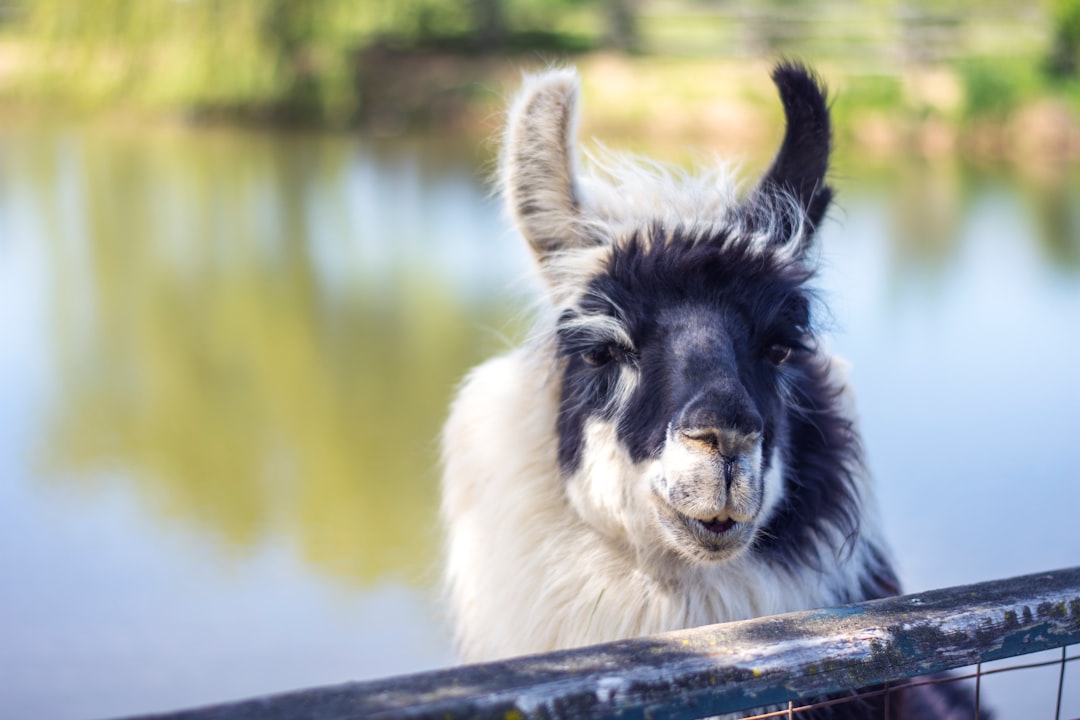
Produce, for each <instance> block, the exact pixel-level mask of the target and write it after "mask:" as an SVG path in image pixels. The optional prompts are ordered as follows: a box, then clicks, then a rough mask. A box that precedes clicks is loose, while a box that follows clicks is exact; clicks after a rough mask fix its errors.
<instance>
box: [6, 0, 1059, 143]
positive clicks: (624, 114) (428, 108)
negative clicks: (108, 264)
mask: <svg viewBox="0 0 1080 720" xmlns="http://www.w3.org/2000/svg"><path fill="white" fill-rule="evenodd" d="M1014 6H1015V7H1014ZM913 7H914V8H915V9H914V10H912V9H911V7H908V5H904V6H903V7H901V6H900V5H897V6H896V7H892V5H891V4H889V3H885V4H882V3H873V2H869V1H868V0H867V1H860V0H834V1H833V2H830V3H825V4H824V5H822V6H821V7H820V8H815V12H814V13H812V14H811V13H809V12H808V11H803V10H801V9H800V7H799V6H797V5H792V4H790V3H785V2H780V0H776V1H775V2H766V3H763V4H760V3H759V4H750V5H746V6H744V5H743V4H740V3H737V2H734V0H729V1H727V2H720V1H718V2H716V3H713V4H709V5H703V4H700V3H690V2H684V1H680V0H665V1H663V2H662V1H661V0H642V1H640V2H629V1H625V2H613V3H600V2H582V3H563V2H559V3H555V4H551V3H542V2H540V1H539V0H473V2H470V3H465V2H457V1H455V0H407V1H405V0H403V1H402V2H397V3H387V2H378V1H377V0H308V1H307V2H288V1H287V0H230V2H220V1H217V0H205V1H202V2H176V1H175V0H143V2H139V3H131V2H125V1H124V0H82V2H80V3H75V4H72V3H70V2H69V0H21V1H20V0H16V1H14V2H12V1H10V0H9V2H8V3H7V4H3V5H0V8H7V9H8V12H7V13H6V15H4V16H3V17H4V22H2V23H0V104H2V105H3V107H4V109H5V111H6V112H7V113H8V115H9V116H10V115H11V114H12V113H17V112H18V111H19V110H22V111H23V112H25V113H27V114H30V115H33V116H40V115H42V114H45V115H48V116H56V115H58V114H68V115H75V116H79V117H83V116H87V115H95V114H100V113H102V112H105V113H114V114H121V115H124V116H125V117H131V116H138V117H145V118H150V119H153V120H158V119H161V118H169V119H177V118H179V119H182V120H183V121H185V122H225V123H240V124H251V123H257V124H273V125H302V126H307V127H319V128H338V129H359V130H360V131H362V132H368V133H373V134H383V135H392V134H403V133H409V132H416V131H424V132H445V133H455V134H462V133H463V134H467V135H470V136H476V137H481V136H487V135H490V134H491V133H492V132H493V131H494V128H495V126H497V124H498V123H497V118H498V114H499V111H500V109H501V107H502V106H503V104H504V101H505V94H506V93H507V92H509V91H510V90H511V89H512V88H513V87H514V86H515V85H516V84H517V78H518V74H519V72H520V70H521V69H523V68H537V67H543V66H544V65H545V64H546V63H548V62H550V61H552V60H555V61H571V62H574V63H575V64H577V65H578V66H579V67H580V69H581V71H582V74H583V79H584V84H585V88H584V89H585V93H584V95H585V102H586V103H587V104H588V115H587V118H586V126H585V128H584V129H585V131H586V133H593V134H596V135H598V136H603V137H605V138H615V139H618V138H620V137H626V138H645V139H646V140H647V143H648V145H649V146H650V147H653V148H655V147H657V146H670V147H671V148H672V152H673V153H674V152H677V148H680V147H685V146H689V145H699V146H700V145H704V146H707V147H712V148H716V149H717V150H718V151H721V152H726V151H729V150H732V149H735V150H744V151H746V150H748V151H750V153H751V154H752V153H753V152H754V150H755V148H759V147H765V146H766V145H768V144H770V143H772V142H774V138H772V137H771V134H770V133H769V132H767V131H766V130H765V128H770V127H773V126H774V124H775V122H776V121H777V120H778V114H779V108H778V107H777V104H776V102H775V98H774V93H773V89H772V87H771V85H770V83H769V82H768V80H767V75H768V67H769V64H770V63H771V59H773V58H776V57H778V56H781V55H788V56H795V57H801V58H805V59H806V60H808V61H810V62H812V63H813V64H814V65H815V66H816V67H817V68H818V69H819V71H820V72H821V74H822V75H823V76H824V77H826V78H827V79H828V82H829V85H830V87H831V88H832V90H833V97H834V106H833V109H834V115H835V119H836V124H837V134H838V138H839V139H840V141H841V142H842V143H843V144H844V145H845V146H848V147H854V148H857V149H858V152H865V153H870V154H879V155H885V156H887V155H891V154H896V153H907V154H918V155H925V156H929V157H934V156H942V155H952V154H963V155H970V156H975V157H980V158H994V159H999V158H1002V159H1016V160H1021V161H1026V160H1030V159H1037V160H1041V159H1045V158H1053V159H1055V160H1057V159H1063V158H1064V159H1072V160H1077V159H1080V81H1078V80H1077V79H1076V77H1077V75H1076V72H1077V68H1076V62H1075V60H1076V56H1077V55H1078V54H1080V50H1078V47H1080V20H1078V19H1077V18H1080V9H1078V8H1080V0H1053V2H1052V3H1051V5H1049V6H1047V7H1048V9H1047V10H1046V11H1040V10H1031V9H1030V8H1029V7H1028V6H1027V5H1026V4H1024V3H1012V2H1008V1H1006V0H1001V1H1000V2H996V3H989V4H987V3H975V2H974V0H971V1H970V2H969V1H967V0H956V1H954V2H952V3H946V4H940V3H938V4H925V6H924V5H923V4H919V3H916V4H915V6H913ZM611 8H615V9H618V8H622V9H623V10H626V11H627V12H629V10H630V9H632V10H633V13H632V14H630V15H626V16H625V17H620V16H619V15H618V13H616V12H612V11H611ZM12 9H13V10H12ZM541 11H543V12H541ZM1069 13H1072V14H1073V15H1075V16H1076V17H1075V18H1074V17H1073V15H1070V14H1069ZM1070 62H1071V63H1072V64H1071V65H1070Z"/></svg>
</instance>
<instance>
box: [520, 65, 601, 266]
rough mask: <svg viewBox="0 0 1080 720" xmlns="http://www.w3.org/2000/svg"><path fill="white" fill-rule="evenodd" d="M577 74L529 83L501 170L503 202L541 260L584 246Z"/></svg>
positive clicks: (548, 76)
mask: <svg viewBox="0 0 1080 720" xmlns="http://www.w3.org/2000/svg"><path fill="white" fill-rule="evenodd" d="M577 98H578V79H577V74H576V73H575V72H574V71H573V70H550V71H548V72H546V73H543V74H540V75H531V76H526V77H525V82H524V86H523V87H522V89H521V91H520V92H519V93H518V95H517V98H516V99H515V100H514V102H513V104H512V105H511V108H510V113H509V118H508V120H507V124H506V135H505V138H504V142H503V149H502V158H501V164H500V173H499V174H500V182H501V185H502V192H503V197H504V198H505V200H506V203H507V206H508V209H509V211H510V214H511V216H512V217H513V218H514V221H515V223H516V224H517V226H518V229H519V230H521V233H522V234H523V235H524V236H525V239H526V240H528V241H529V245H530V246H531V247H532V249H533V252H534V253H535V254H536V256H537V257H538V258H539V259H540V260H543V259H544V258H545V257H546V256H548V255H550V254H552V253H556V252H558V251H560V250H565V249H568V248H571V247H575V246H578V245H581V244H583V242H584V237H583V234H582V231H581V224H580V214H581V213H580V210H581V199H580V196H579V192H578V187H577V172H576V166H577V163H576V158H575V147H574V142H575V137H576V132H577V114H578V110H577V104H578V103H577Z"/></svg>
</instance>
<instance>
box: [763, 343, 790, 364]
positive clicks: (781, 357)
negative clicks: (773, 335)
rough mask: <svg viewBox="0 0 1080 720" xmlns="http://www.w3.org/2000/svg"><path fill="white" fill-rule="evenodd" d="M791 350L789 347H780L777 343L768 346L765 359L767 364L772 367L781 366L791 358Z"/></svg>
mask: <svg viewBox="0 0 1080 720" xmlns="http://www.w3.org/2000/svg"><path fill="white" fill-rule="evenodd" d="M791 353H792V349H791V346H790V345H782V344H780V343H777V344H776V345H771V346H769V352H768V353H767V357H768V358H769V362H771V363H772V364H773V365H783V364H784V363H785V362H787V361H788V358H790V357H791Z"/></svg>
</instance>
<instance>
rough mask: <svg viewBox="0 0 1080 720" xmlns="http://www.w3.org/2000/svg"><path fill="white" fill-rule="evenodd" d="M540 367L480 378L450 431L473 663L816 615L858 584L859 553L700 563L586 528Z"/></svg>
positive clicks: (485, 369) (460, 588)
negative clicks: (564, 473) (796, 613)
mask: <svg viewBox="0 0 1080 720" xmlns="http://www.w3.org/2000/svg"><path fill="white" fill-rule="evenodd" d="M534 363H535V360H532V359H530V355H529V354H528V353H527V352H525V351H517V352H514V353H511V354H509V355H506V356H503V357H501V358H496V359H494V360H492V361H489V362H488V363H486V364H484V365H482V366H480V367H479V368H477V369H476V370H474V371H473V373H472V375H471V376H470V377H469V379H468V380H467V382H466V384H465V386H464V387H463V388H462V391H461V393H460V395H459V396H458V400H457V402H456V403H455V405H454V408H453V411H452V414H451V417H450V420H449V422H448V424H447V428H446V436H445V442H446V443H447V447H452V448H454V452H453V453H452V454H448V456H447V458H446V472H445V477H444V501H443V514H444V521H447V525H448V530H449V543H448V548H447V559H446V560H447V563H448V570H449V572H448V576H449V588H448V590H449V592H450V594H451V600H452V605H453V607H454V610H455V612H456V613H457V615H458V618H457V619H458V623H457V626H458V628H459V632H460V635H461V637H459V643H460V647H461V651H462V653H463V655H464V659H466V660H470V661H475V660H487V659H493V658H497V657H504V656H509V655H515V654H522V653H529V652H540V651H545V650H552V649H556V648H561V647H568V646H575V645H584V644H590V643H596V642H604V641H610V640H615V639H621V638H628V637H634V636H638V635H644V634H651V633H656V632H662V631H667V630H674V629H678V628H683V627H691V626H697V625H703V624H710V623H716V622H725V621H731V620H740V619H746V618H750V617H757V616H761V615H768V614H775V613H780V612H789V611H793V610H798V609H805V608H809V607H817V606H821V605H827V604H832V603H835V602H838V601H842V600H845V599H847V598H846V597H845V596H844V590H843V588H850V587H853V586H857V584H858V582H859V579H858V577H856V575H857V573H858V571H859V566H860V564H861V559H860V557H859V553H860V552H861V545H859V543H857V544H856V545H857V546H856V548H855V550H854V552H853V553H852V554H851V556H849V557H847V558H846V560H845V561H841V560H839V559H837V557H836V553H835V552H832V551H830V550H829V549H828V548H823V551H822V552H821V553H819V555H820V557H821V560H822V562H821V564H820V566H817V567H813V568H811V567H808V566H796V567H790V566H789V567H788V568H785V567H782V566H781V565H779V564H773V563H771V562H769V561H768V560H766V559H765V558H764V557H763V556H762V555H760V554H756V553H754V552H753V551H752V550H751V551H749V552H746V553H744V554H743V555H742V556H740V557H738V558H735V559H734V560H732V561H730V562H726V563H723V564H721V565H701V564H690V563H687V562H686V561H685V560H682V559H680V558H678V557H675V556H671V555H663V554H657V553H650V552H648V551H646V550H643V549H642V548H641V547H639V546H636V545H635V544H634V543H631V542H629V541H627V540H620V539H619V538H617V537H613V536H612V535H611V534H610V533H606V532H602V531H600V530H597V529H595V528H593V527H592V526H590V525H589V524H588V523H587V522H586V521H585V520H583V519H582V518H581V516H580V515H579V514H578V513H576V512H575V511H574V510H573V509H572V508H571V506H570V503H569V502H568V500H567V496H566V492H565V486H564V481H563V480H562V479H561V477H560V475H559V472H558V467H557V460H556V457H555V455H556V450H555V446H556V438H555V436H554V425H555V417H556V415H555V413H556V412H557V408H558V395H557V393H558V391H557V388H555V387H552V385H554V383H552V382H551V380H550V371H548V372H544V371H539V370H538V369H536V368H534V367H533V364H534ZM450 520H452V522H450Z"/></svg>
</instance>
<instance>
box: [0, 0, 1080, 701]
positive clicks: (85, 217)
mask: <svg viewBox="0 0 1080 720" xmlns="http://www.w3.org/2000/svg"><path fill="white" fill-rule="evenodd" d="M782 56H788V57H797V58H801V59H803V60H805V61H807V62H809V63H811V64H813V65H814V66H815V67H816V68H817V69H818V71H819V72H820V74H821V75H822V76H823V77H824V78H825V79H826V81H827V83H828V84H829V86H830V88H831V91H832V98H833V112H834V116H835V120H836V125H837V133H836V135H837V137H836V146H837V153H836V158H835V162H834V165H833V168H834V169H833V179H834V183H835V184H836V186H837V187H838V189H839V195H838V201H837V202H836V204H835V206H834V208H833V210H832V212H831V214H830V219H829V221H828V222H827V223H826V224H825V226H824V227H823V229H822V232H821V239H822V244H823V251H822V254H823V260H824V264H825V270H824V271H823V273H822V275H821V277H820V279H819V285H820V287H821V288H822V292H823V296H824V297H825V298H826V300H827V302H828V305H829V306H830V309H831V316H830V317H829V318H828V319H827V321H826V323H827V326H828V328H829V330H830V335H831V341H830V342H831V345H832V346H833V347H834V349H835V350H836V351H837V352H838V353H839V354H841V355H843V356H845V357H846V358H847V359H849V360H850V361H851V362H852V363H853V364H854V367H855V370H854V376H853V381H854V383H855V386H856V388H857V394H858V398H859V404H860V412H861V415H862V424H863V429H864V433H865V444H866V447H867V453H868V458H869V463H870V466H871V468H872V470H873V472H874V474H875V476H876V479H877V482H878V484H879V496H880V500H881V503H882V507H883V522H884V524H885V527H886V532H887V534H888V536H889V538H890V540H891V541H892V544H893V546H894V548H895V554H896V557H897V561H898V565H899V567H900V571H901V575H902V577H903V579H904V582H905V587H906V589H907V590H910V591H918V590H925V589H929V588H932V587H941V586H948V585H956V584H961V583H969V582H975V581H980V580H988V579H996V578H1003V577H1009V576H1012V575H1017V574H1025V573H1030V572H1036V571H1040V570H1048V569H1053V568H1057V567H1065V566H1069V565H1075V564H1077V563H1078V562H1080V533H1078V532H1077V531H1076V528H1075V526H1074V525H1073V523H1074V522H1075V516H1076V511H1077V508H1078V507H1080V374H1078V369H1077V367H1078V366H1077V357H1080V333H1078V332H1077V328H1080V164H1078V162H1080V80H1078V78H1077V73H1078V61H1080V1H1078V0H1048V1H1047V2H1043V3H1033V2H1030V1H1020V0H978V1H976V0H952V1H949V0H945V1H936V0H935V1H934V2H930V1H929V0H925V1H916V0H913V1H910V2H900V1H899V0H834V1H831V2H823V3H818V4H811V3H807V2H800V1H798V0H770V1H767V2H753V3H752V2H740V1H737V0H401V1H398V2H391V1H390V0H305V1H302V2H301V1H290V0H79V1H78V2H72V1H71V0H0V717H4V718H24V717H25V718H86V717H103V716H116V715H123V714H130V713H136V712H152V711H163V710H168V709H174V708H179V707H184V706H191V705H199V704H205V703H210V702H217V701H222V700H228V699H234V698H240V697H246V696H251V695H255V694H261V693H270V692H278V691H284V690H289V689H294V688H299V687H307V686H313V685H321V684H328V683H337V682H344V681H349V680H360V679H368V678H373V677H379V676H385V675H391V674H397V673H405V672H414V671H419V670H424V669H430V668H435V667H439V666H442V665H445V664H448V663H450V662H452V649H451V646H450V640H449V634H448V632H447V629H446V626H445V623H444V620H443V616H442V614H441V607H440V603H439V600H438V592H437V580H438V576H439V549H438V548H439V530H438V524H437V517H436V508H437V504H438V440H437V437H438V432H439V427H440V425H441V422H442V419H443V417H444V415H445V411H446V410H445V409H446V406H447V403H448V401H449V399H450V398H451V396H452V393H453V388H454V386H455V384H456V383H457V382H458V380H459V379H460V378H461V376H462V375H463V373H464V372H465V371H466V370H467V369H468V368H469V367H470V366H471V365H473V364H475V363H477V362H478V361H480V360H481V359H483V358H485V357H488V356H490V355H492V354H493V353H496V352H498V351H499V350H501V349H503V348H505V347H507V346H508V344H510V343H512V342H513V341H514V340H515V339H516V338H520V337H521V334H522V331H523V328H524V327H525V325H526V323H527V314H526V308H527V306H528V303H529V301H530V298H531V292H532V291H533V290H534V289H535V288H534V286H533V285H532V284H531V282H530V281H529V280H528V279H527V277H528V269H529V258H528V257H527V256H526V254H525V252H524V249H523V248H522V247H521V244H522V243H521V242H520V240H519V238H517V237H516V236H515V234H514V233H513V232H512V230H511V229H510V228H509V226H508V224H507V223H506V222H505V221H504V218H503V216H502V214H501V209H500V207H499V204H498V201H497V200H496V199H494V198H493V197H492V195H491V186H490V183H489V182H488V178H489V177H490V173H491V170H492V168H493V165H492V163H493V159H494V156H495V153H496V151H497V142H496V140H495V139H494V136H495V135H496V134H497V131H498V127H499V123H500V113H501V109H502V108H503V106H504V104H505V99H506V98H507V97H508V96H509V95H510V94H511V93H512V92H513V90H514V88H515V86H516V85H517V82H518V80H519V77H520V73H521V71H522V70H525V69H537V68H542V67H544V66H546V65H548V64H550V63H552V62H572V63H574V64H576V65H577V66H578V67H579V69H580V71H581V74H582V77H583V102H584V113H585V114H584V122H583V127H582V136H583V137H584V138H585V139H589V138H592V137H594V136H595V137H598V138H600V139H602V140H603V142H604V143H605V144H607V145H609V146H612V147H615V148H628V149H631V150H634V151H639V152H645V153H648V154H650V155H653V156H656V157H659V158H661V159H664V160H667V161H671V162H676V163H682V164H693V163H695V162H708V161H709V160H710V158H711V157H712V153H718V154H720V155H722V156H724V157H730V158H733V159H735V160H737V161H739V162H740V163H741V166H742V168H743V169H742V174H743V177H744V178H745V179H746V182H747V183H751V182H752V181H753V178H754V177H755V176H756V174H757V173H758V172H760V171H761V169H762V168H764V167H765V166H766V165H767V163H768V161H769V159H770V156H771V154H772V152H773V151H774V150H775V148H776V147H777V146H778V144H779V140H780V137H781V134H782V114H781V111H780V107H779V103H778V102H777V100H776V97H775V91H774V88H773V87H772V84H771V83H770V82H769V80H768V71H769V67H770V65H771V64H772V63H773V62H774V61H775V60H776V59H777V58H779V57H782ZM1047 671H1048V672H1046V673H1040V672H1039V671H1024V672H1017V673H1006V674H1003V675H999V676H993V677H990V678H987V679H985V680H984V681H983V689H984V692H985V693H986V694H987V697H988V700H987V702H989V703H990V704H991V705H993V706H995V707H997V708H998V709H999V717H1002V718H1025V719H1026V718H1031V717H1050V716H1052V715H1053V705H1054V702H1055V690H1056V683H1057V669H1056V668H1048V669H1047ZM1069 672H1070V675H1069V676H1068V678H1067V694H1066V697H1065V701H1066V706H1065V707H1064V708H1063V713H1064V715H1063V716H1065V717H1075V716H1078V715H1080V674H1078V672H1080V670H1078V669H1077V668H1075V667H1072V668H1070V670H1069Z"/></svg>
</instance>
